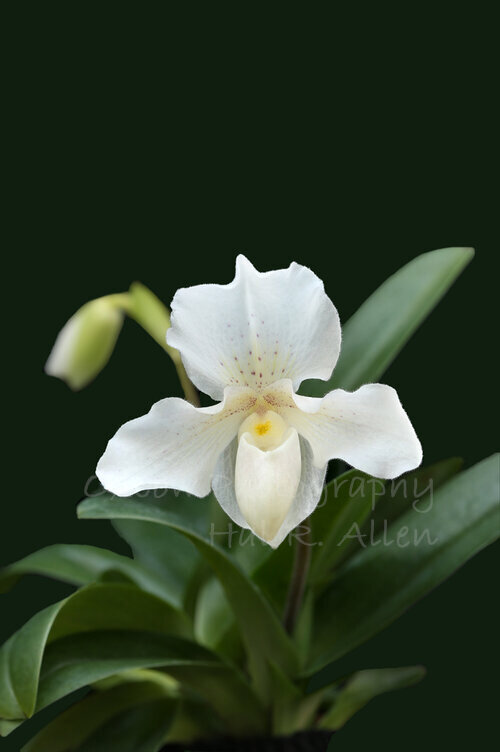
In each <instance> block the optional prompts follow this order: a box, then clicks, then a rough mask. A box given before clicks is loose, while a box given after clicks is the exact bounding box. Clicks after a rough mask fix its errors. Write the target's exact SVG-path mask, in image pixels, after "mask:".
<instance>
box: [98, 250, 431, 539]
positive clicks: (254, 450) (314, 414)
mask: <svg viewBox="0 0 500 752" xmlns="http://www.w3.org/2000/svg"><path fill="white" fill-rule="evenodd" d="M340 341H341V331H340V322H339V316H338V313H337V311H336V309H335V307H334V305H333V303H332V302H331V301H330V299H329V298H328V297H327V295H326V293H325V290H324V287H323V283H322V282H321V280H320V279H319V278H318V277H317V276H316V275H315V274H314V273H313V272H312V271H311V270H310V269H308V268H306V267H304V266H300V265H299V264H296V263H292V264H291V265H290V266H289V268H288V269H279V270H277V271H271V272H264V273H260V272H258V271H257V270H256V269H255V268H254V267H253V266H252V264H251V263H250V262H249V261H248V259H246V258H245V257H244V256H238V258H237V260H236V276H235V278H234V280H233V281H232V282H231V283H230V284H228V285H216V284H210V285H198V286H196V287H188V288H184V289H181V290H178V292H177V293H176V295H175V297H174V300H173V302H172V326H171V328H170V329H169V330H168V332H167V342H168V344H169V345H170V346H172V347H175V348H177V349H178V350H179V351H180V353H181V356H182V361H183V363H184V366H185V368H186V371H187V373H188V375H189V377H190V379H191V380H192V382H193V383H194V384H195V385H196V386H197V387H198V388H199V389H200V390H202V391H203V392H205V393H206V394H208V395H210V397H212V398H213V399H214V400H220V401H219V402H218V404H216V405H213V406H211V407H203V408H195V407H193V405H191V404H190V403H188V402H186V401H185V400H182V399H177V398H171V399H164V400H161V401H160V402H157V403H156V404H155V405H153V407H152V408H151V410H150V412H149V413H148V414H147V415H144V416H142V417H141V418H137V419H135V420H131V421H130V422H128V423H125V424H124V425H123V426H122V427H121V428H120V429H119V431H118V432H117V433H116V435H115V436H114V438H112V439H111V441H110V442H109V443H108V446H107V449H106V451H105V453H104V455H103V456H102V457H101V459H100V461H99V464H98V467H97V475H98V477H99V479H100V481H101V483H102V484H103V486H104V487H105V488H107V489H108V490H109V491H111V492H112V493H115V494H117V495H118V496H129V495H131V494H134V493H137V492H138V491H142V490H146V489H153V488H174V489H178V490H180V491H185V492H187V493H190V494H194V495H195V496H200V497H201V496H206V495H207V494H208V493H209V492H210V489H211V488H212V489H213V491H214V493H215V496H216V497H217V499H218V501H219V503H220V504H221V506H222V507H223V509H224V510H225V511H226V513H227V514H228V515H229V517H230V518H231V519H232V520H234V522H236V523H237V524H238V525H240V526H241V527H243V528H249V529H250V530H251V531H252V532H253V533H255V535H257V536H258V537H259V538H261V539H262V540H264V541H266V542H267V543H269V544H270V545H271V546H272V547H273V548H276V547H277V546H278V545H279V544H280V543H281V542H282V541H283V540H284V538H285V537H286V536H287V535H288V533H289V532H290V531H291V530H292V529H293V528H294V527H296V526H297V525H298V524H299V523H300V522H302V521H303V520H304V519H305V518H306V517H308V515H309V514H310V513H311V512H312V511H313V509H314V508H315V507H316V505H317V504H318V501H319V499H320V496H321V492H322V488H323V484H324V479H325V474H326V469H327V464H328V461H329V460H330V459H333V458H340V459H342V460H344V461H345V462H347V463H349V464H350V465H352V466H354V467H356V468H358V469H359V470H363V471H365V472H366V473H369V474H371V475H374V476H376V477H378V478H394V477H397V476H398V475H400V474H401V473H403V472H405V471H407V470H411V469H413V468H415V467H417V466H418V465H419V464H420V462H421V460H422V448H421V446H420V442H419V440H418V438H417V436H416V434H415V431H414V429H413V427H412V425H411V423H410V420H409V418H408V416H407V414H406V412H405V411H404V409H403V407H402V406H401V403H400V401H399V398H398V395H397V393H396V391H395V390H394V389H392V388H391V387H390V386H386V385H384V384H368V385H366V386H363V387H361V388H360V389H358V390H357V391H355V392H346V391H344V390H342V389H336V390H334V391H332V392H330V393H329V394H327V395H326V396H325V397H323V398H322V399H317V398H312V397H304V396H301V395H298V394H296V391H297V389H298V387H299V385H300V383H301V381H303V380H304V379H306V378H317V379H323V380H327V379H328V378H329V377H330V374H331V372H332V370H333V368H334V366H335V364H336V362H337V359H338V356H339V351H340Z"/></svg>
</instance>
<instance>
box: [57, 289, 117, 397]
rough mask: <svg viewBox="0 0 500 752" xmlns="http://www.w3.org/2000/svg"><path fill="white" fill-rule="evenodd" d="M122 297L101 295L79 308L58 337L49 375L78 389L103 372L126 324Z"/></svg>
mask: <svg viewBox="0 0 500 752" xmlns="http://www.w3.org/2000/svg"><path fill="white" fill-rule="evenodd" d="M122 297H123V296H120V295H109V296H107V297H104V298H97V299H96V300H91V301H90V302H89V303H85V305H83V306H82V307H81V308H79V309H78V311H77V312H76V313H75V314H74V315H73V316H72V317H71V318H70V319H69V321H67V323H66V324H65V325H64V326H63V328H62V329H61V331H60V332H59V334H58V336H57V339H56V341H55V344H54V347H53V348H52V352H51V353H50V355H49V359H48V360H47V363H46V365H45V372H46V373H47V374H49V376H57V377H58V378H59V379H62V380H63V381H65V382H66V383H67V384H68V386H70V387H71V389H74V390H75V391H77V390H78V389H83V387H84V386H86V385H87V384H88V383H89V382H90V381H92V379H94V378H95V377H96V376H97V374H98V373H99V372H100V371H102V369H103V368H104V366H105V365H106V363H107V362H108V360H109V358H110V357H111V353H112V352H113V349H114V346H115V343H116V340H117V339H118V335H119V333H120V330H121V327H122V324H123V317H124V314H123V310H122V308H121V307H120V300H121V298H122Z"/></svg>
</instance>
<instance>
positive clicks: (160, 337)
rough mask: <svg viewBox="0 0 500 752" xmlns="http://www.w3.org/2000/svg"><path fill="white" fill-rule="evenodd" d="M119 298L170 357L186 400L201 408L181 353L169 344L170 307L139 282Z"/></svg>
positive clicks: (129, 313) (131, 315) (129, 314)
mask: <svg viewBox="0 0 500 752" xmlns="http://www.w3.org/2000/svg"><path fill="white" fill-rule="evenodd" d="M116 298H117V302H120V304H121V305H122V306H123V310H124V311H125V313H126V314H127V315H128V316H129V317H130V318H132V319H134V321H136V322H137V323H138V324H139V325H140V326H142V328H143V329H144V330H145V331H146V332H147V333H148V334H149V335H150V336H151V337H152V338H153V339H154V340H155V342H157V343H158V344H159V345H160V347H162V348H163V349H164V350H165V352H166V353H167V354H168V355H169V356H170V358H171V359H172V361H173V363H174V366H175V368H176V371H177V375H178V377H179V381H180V383H181V386H182V389H183V392H184V396H185V398H186V399H187V401H188V402H190V403H191V404H192V405H194V406H195V407H199V406H200V399H199V396H198V392H197V390H196V388H195V386H194V385H193V384H192V382H191V381H190V379H189V377H188V375H187V373H186V369H185V368H184V365H183V363H182V359H181V354H180V352H179V350H176V349H175V347H171V346H170V345H168V344H167V339H166V336H167V330H168V329H170V311H169V310H168V308H167V306H166V305H164V304H163V303H162V302H161V300H160V299H159V298H157V297H156V295H155V294H154V293H153V292H151V290H149V288H147V287H146V286H145V285H142V284H141V283H140V282H134V283H133V284H132V285H131V286H130V290H129V292H128V293H124V294H121V295H117V296H116ZM118 299H120V300H118Z"/></svg>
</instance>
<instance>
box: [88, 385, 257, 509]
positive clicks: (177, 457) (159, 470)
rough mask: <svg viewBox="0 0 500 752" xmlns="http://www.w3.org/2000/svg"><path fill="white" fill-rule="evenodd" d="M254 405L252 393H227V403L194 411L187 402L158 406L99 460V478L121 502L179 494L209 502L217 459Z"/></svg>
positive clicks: (111, 444)
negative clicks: (158, 491)
mask: <svg viewBox="0 0 500 752" xmlns="http://www.w3.org/2000/svg"><path fill="white" fill-rule="evenodd" d="M254 404H255V396H254V394H253V393H252V391H251V390H249V389H236V388H229V389H226V391H225V393H224V402H222V403H220V404H218V405H213V406H212V407H204V408H195V407H193V406H192V405H191V404H189V402H185V401H184V400H182V399H177V398H171V399H164V400H161V401H160V402H157V403H156V404H155V405H153V407H152V408H151V410H150V411H149V413H148V414H147V415H143V416H142V417H141V418H136V419H135V420H131V421H129V422H128V423H125V424H124V425H123V426H122V427H121V428H120V429H119V430H118V432H117V433H116V434H115V436H114V437H113V438H112V439H111V441H110V442H109V443H108V446H107V448H106V451H105V452H104V454H103V456H102V457H101V459H100V460H99V464H98V466H97V470H96V473H97V477H98V478H99V480H100V481H101V483H102V484H103V486H104V487H105V488H106V489H108V491H111V492H112V493H115V494H117V495H118V496H130V495H132V494H134V493H137V492H138V491H142V490H147V489H151V488H175V489H177V490H179V491H186V492H187V493H192V494H194V495H195V496H206V495H207V494H208V493H209V491H210V483H211V480H212V474H213V470H214V467H215V465H216V463H217V460H218V457H219V455H220V454H221V452H223V451H224V449H225V448H226V446H227V445H228V444H229V443H230V442H231V440H232V439H233V438H234V437H235V436H236V434H237V433H238V428H239V426H240V424H241V422H242V421H243V420H244V419H245V417H246V416H247V415H248V413H249V411H250V410H251V409H252V407H253V405H254Z"/></svg>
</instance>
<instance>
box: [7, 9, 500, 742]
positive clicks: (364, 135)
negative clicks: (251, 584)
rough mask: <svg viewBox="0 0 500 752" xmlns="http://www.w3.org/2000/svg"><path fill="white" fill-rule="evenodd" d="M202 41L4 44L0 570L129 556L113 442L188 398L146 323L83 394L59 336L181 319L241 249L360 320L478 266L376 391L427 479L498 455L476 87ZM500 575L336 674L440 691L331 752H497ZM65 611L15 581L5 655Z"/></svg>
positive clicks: (152, 22) (78, 38) (418, 697)
mask: <svg viewBox="0 0 500 752" xmlns="http://www.w3.org/2000/svg"><path fill="white" fill-rule="evenodd" d="M137 7H139V6H137ZM195 7H196V6H195ZM201 7H202V6H201V5H200V6H199V8H198V10H199V11H200V16H201ZM86 20H87V22H88V19H86ZM205 20H208V19H202V18H201V17H198V18H197V20H196V24H195V25H194V26H185V25H184V24H181V25H178V23H177V20H175V22H170V23H168V24H167V25H165V24H164V23H163V21H162V20H161V19H154V18H148V19H146V18H145V17H143V18H139V19H136V18H133V17H130V18H127V19H122V18H121V19H116V18H115V19H112V20H108V19H99V22H96V23H95V24H89V25H88V28H87V27H86V26H85V20H83V24H84V29H83V31H82V29H81V23H80V22H81V21H82V19H78V20H77V22H76V21H75V19H69V18H67V19H65V18H62V19H61V18H60V17H59V18H58V25H57V28H56V27H53V26H52V24H51V19H49V20H47V19H38V18H33V17H32V16H30V17H28V18H25V19H23V21H22V22H21V23H20V24H19V25H17V24H15V25H14V26H13V27H12V33H13V34H14V36H15V39H16V44H17V47H16V52H15V54H14V55H13V57H12V65H11V67H10V69H9V70H10V80H11V82H12V108H11V110H10V120H11V122H12V125H13V127H12V135H11V137H9V139H8V153H9V156H12V157H13V166H14V169H13V170H12V173H11V176H10V177H9V194H10V199H9V210H8V212H7V214H8V220H9V221H12V233H11V234H10V237H9V240H8V243H7V253H6V258H7V259H8V262H9V270H8V273H4V275H3V297H4V300H6V301H7V308H6V314H4V327H3V337H4V341H3V372H4V376H5V377H6V379H7V385H6V386H4V389H3V400H4V405H3V407H4V409H3V418H4V420H3V429H4V439H5V443H4V448H3V457H4V464H3V466H4V471H3V488H2V516H1V522H0V564H3V563H8V562H11V561H13V560H16V559H18V558H20V557H22V556H23V555H25V554H28V553H30V552H31V551H33V550H34V549H36V548H40V547H42V546H43V545H46V544H49V543H53V542H80V543H90V544H95V545H101V546H109V547H111V548H114V549H115V550H117V551H122V552H125V550H126V549H125V546H124V544H123V543H122V542H121V541H120V540H119V539H118V538H117V537H116V535H115V534H114V533H113V531H112V530H111V528H110V526H108V525H107V524H106V523H90V522H78V521H77V520H76V518H75V505H76V503H77V502H78V500H79V499H80V498H81V496H82V494H83V488H84V484H85V482H86V480H87V478H88V477H89V476H90V475H91V474H92V473H93V471H94V468H95V464H96V461H97V459H98V458H99V456H100V454H101V452H102V451H103V449H104V447H105V444H106V441H107V440H108V438H109V437H110V436H111V435H112V434H113V433H114V431H115V430H116V429H117V428H118V426H119V425H121V423H123V422H124V421H125V420H127V419H129V418H132V417H135V416H137V415H140V414H142V413H144V412H146V411H147V410H148V409H149V407H150V405H151V403H152V402H154V401H156V400H158V399H160V398H162V397H165V396H169V395H176V394H179V393H180V392H179V387H178V385H177V382H176V376H175V372H174V369H173V367H172V365H171V363H170V361H169V360H168V358H167V357H166V356H165V354H164V353H163V352H162V351H161V349H160V348H159V347H158V346H157V345H156V344H155V343H154V342H153V341H150V340H149V339H148V337H147V336H146V335H145V334H143V333H142V331H141V330H140V329H139V328H138V327H137V326H136V325H135V324H134V323H132V322H126V325H125V327H124V330H123V333H122V335H121V337H120V340H119V342H118V346H117V348H116V351H115V353H114V355H113V358H112V361H111V362H110V364H109V366H108V367H107V369H106V370H105V371H104V372H103V373H102V374H101V375H100V376H99V378H98V379H97V380H96V381H95V383H93V384H92V385H91V386H90V387H89V388H88V389H86V390H84V391H83V392H81V393H79V394H73V393H71V392H70V391H69V390H68V389H67V387H66V386H65V385H64V384H62V383H61V382H59V381H56V380H55V379H51V378H48V377H46V376H45V375H44V374H43V365H44V362H45V360H46V357H47V355H48V353H49V351H50V348H51V346H52V344H53V340H54V338H55V335H56V333H57V331H58V330H59V329H60V327H61V326H62V325H63V324H64V322H65V321H66V319H67V318H68V317H69V316H70V315H71V314H72V313H73V312H74V310H76V308H77V307H78V306H79V305H81V304H82V303H84V302H85V301H86V300H87V299H89V298H92V297H96V296H99V295H103V294H106V293H111V292H119V291H122V290H125V289H126V288H127V287H128V285H129V283H130V282H131V281H133V280H135V279H138V280H140V281H142V282H144V283H145V284H147V285H149V286H150V287H151V288H152V289H153V290H154V291H155V292H156V293H157V294H158V295H159V296H160V297H161V298H162V299H163V300H165V301H166V302H169V301H170V299H171V298H172V296H173V294H174V292H175V290H176V289H177V288H178V287H179V286H185V285H190V284H196V283H201V282H210V281H214V282H229V281H230V280H231V279H232V276H233V271H234V258H235V255H236V252H238V251H243V252H245V253H246V254H247V255H248V256H249V258H250V259H251V260H252V261H253V262H254V264H255V265H256V266H257V267H258V268H259V269H271V268H279V267H282V266H285V265H288V264H289V262H290V261H292V260H296V261H298V262H301V263H304V264H306V265H308V266H310V267H311V268H312V269H313V270H314V271H315V272H316V273H317V274H318V275H319V276H320V277H321V278H322V279H323V280H324V281H325V285H326V289H327V292H328V293H329V295H330V296H331V298H332V299H333V301H334V302H335V304H336V306H337V308H338V310H339V312H340V316H341V320H342V321H346V320H347V318H348V317H349V316H350V315H351V314H352V313H353V312H354V311H355V310H356V308H357V307H358V305H359V304H360V303H361V302H362V301H363V300H364V299H365V297H366V296H367V295H368V294H369V293H370V292H372V291H373V290H374V289H375V288H376V287H377V285H378V284H380V283H381V282H382V281H383V280H384V279H385V278H386V277H387V276H388V275H389V274H391V273H392V272H394V271H396V269H397V268H398V267H400V266H401V265H403V264H404V263H405V262H406V261H408V260H410V259H411V258H413V257H414V256H416V255H417V254H419V253H421V252H423V251H428V250H432V249H434V248H439V247H444V246H451V245H472V246H475V247H476V250H477V255H476V258H475V260H474V261H473V262H472V264H471V266H470V267H469V268H468V269H467V270H466V271H465V273H464V274H463V275H462V277H461V278H460V279H459V280H458V282H457V284H456V285H455V286H454V288H453V289H452V290H451V292H450V293H449V294H448V296H447V297H446V298H445V300H444V301H443V302H442V303H441V304H440V305H439V307H438V308H437V309H436V311H435V312H434V313H433V314H432V316H431V318H430V319H428V320H427V321H426V322H425V324H424V325H423V326H422V327H421V329H420V330H419V331H418V333H417V334H416V335H415V336H414V338H413V339H412V341H411V342H410V343H409V344H408V345H407V347H406V349H405V350H404V351H403V353H402V354H401V356H400V357H399V359H398V361H397V362H396V363H395V364H394V365H393V366H391V368H390V370H389V371H388V372H387V374H386V376H385V377H384V381H387V383H390V384H391V385H393V386H394V387H396V388H397V390H398V392H399V394H400V396H401V399H402V401H403V404H404V405H405V407H406V409H407V411H408V412H409V414H410V416H411V418H412V420H413V423H414V425H415V428H416V430H417V432H418V434H419V436H420V438H421V441H422V444H423V447H424V453H425V461H426V462H432V461H434V460H437V459H440V458H442V457H444V456H450V455H462V456H463V457H464V458H465V462H466V465H470V464H472V463H474V462H476V461H477V460H479V459H481V458H482V457H484V456H486V455H488V454H491V453H492V452H493V451H494V450H495V449H496V425H495V418H494V415H493V406H492V395H495V394H496V391H497V379H498V374H497V368H496V367H495V365H494V362H495V357H494V349H495V341H494V326H493V323H492V322H493V314H494V313H495V312H496V311H497V308H498V303H497V299H498V281H497V280H498V277H497V272H496V264H495V257H496V256H497V254H498V250H499V249H498V230H497V223H496V217H495V216H494V210H495V205H496V201H497V196H495V193H492V192H491V191H490V190H489V187H488V178H489V174H490V172H491V171H492V170H493V167H492V154H491V151H490V146H489V145H488V133H487V130H488V124H489V120H488V117H487V113H486V116H484V117H483V116H482V115H481V116H480V114H481V109H480V108H481V102H480V101H479V99H478V96H477V88H476V86H475V81H474V80H473V79H472V78H471V76H470V75H469V71H468V70H467V66H464V68H463V69H461V68H460V67H455V68H454V70H452V71H450V70H449V69H448V62H447V60H446V58H445V56H444V57H443V59H440V58H439V56H438V57H437V58H436V65H437V68H436V69H435V71H434V73H433V74H432V75H431V76H429V77H426V74H425V73H423V72H422V71H421V70H420V68H419V65H418V61H416V60H412V59H409V60H408V61H407V62H406V67H405V69H404V76H403V78H402V80H401V81H399V80H397V79H394V80H393V79H392V78H389V79H388V77H387V71H388V70H389V69H390V62H391V61H390V59H387V60H385V59H383V58H382V57H381V58H380V59H379V58H375V59H374V58H373V57H372V56H371V55H370V53H369V52H367V59H366V65H365V66H364V67H362V68H361V69H360V70H359V71H358V70H357V69H356V68H355V67H353V66H351V64H350V62H349V60H348V59H347V58H345V59H342V58H340V59H337V58H335V56H334V55H333V53H331V54H330V52H329V47H328V46H326V47H325V43H326V42H325V40H324V39H316V38H315V37H314V35H313V36H312V37H311V35H310V34H309V33H308V30H305V31H304V36H305V37H306V36H307V38H308V42H309V44H310V50H309V48H308V51H306V50H305V48H304V46H303V45H302V44H298V42H297V40H296V43H295V44H292V42H291V40H290V39H289V38H286V39H281V42H282V45H283V49H282V50H281V51H279V52H276V50H275V49H274V48H272V47H271V45H269V44H268V43H267V41H266V40H265V39H264V40H263V39H262V38H260V37H259V40H260V41H259V44H255V40H253V43H250V41H248V40H247V41H244V40H243V39H242V38H241V36H240V34H241V28H240V26H239V25H237V26H235V29H238V32H237V33H236V31H235V35H234V39H233V38H232V37H228V38H224V40H222V39H221V40H219V41H220V43H219V42H218V43H215V42H213V40H212V42H210V41H209V40H207V39H206V38H205V36H204V31H203V26H204V22H205ZM212 20H213V19H212ZM296 20H297V21H298V22H300V19H298V18H297V19H296ZM42 21H44V22H45V24H46V29H45V27H44V32H43V34H42V35H41V34H39V33H38V32H39V26H38V24H39V23H40V22H42ZM193 23H194V22H193ZM61 25H62V29H63V33H59V31H58V29H59V27H60V26H61ZM298 26H300V23H299V24H298ZM320 27H321V23H318V25H317V26H315V27H314V29H315V33H317V34H321V32H320ZM276 28H278V27H276ZM162 32H164V33H162ZM249 33H250V32H249ZM179 34H180V39H178V38H177V37H178V35H179ZM250 36H251V34H250ZM228 39H231V41H228ZM222 42H223V44H222ZM316 42H317V44H316ZM221 45H222V46H221ZM262 45H264V47H262ZM410 58H411V54H410ZM257 62H259V63H260V65H257ZM393 62H394V61H393ZM386 66H387V67H386ZM393 67H399V64H398V66H396V65H394V66H393ZM422 76H423V78H422ZM436 76H437V79H436ZM433 84H434V87H435V91H433V90H432V85H433ZM412 86H413V87H414V89H413V88H412V89H411V91H410V90H409V89H410V88H411V87H412ZM483 114H484V113H483ZM478 121H479V125H478ZM474 124H475V125H476V130H474V128H473V125H474ZM476 131H477V132H476ZM4 263H5V262H4ZM4 271H5V272H7V269H5V270H4ZM297 315H300V312H299V311H298V312H297ZM494 566H495V552H494V550H493V549H490V550H488V551H485V552H483V553H481V554H480V555H479V556H478V557H476V558H475V559H474V560H473V561H472V562H471V563H469V564H468V565H467V567H466V568H464V569H463V570H461V571H460V572H459V573H458V574H456V575H455V576H454V578H453V579H452V580H450V581H449V582H447V583H445V584H444V585H443V586H441V587H440V588H439V590H438V591H436V592H434V593H433V594H431V595H430V596H428V597H427V598H426V599H425V600H424V601H423V602H421V603H420V604H418V605H417V606H416V607H414V608H413V609H412V610H411V611H410V612H409V613H408V614H406V615H405V616H404V617H403V618H402V619H401V620H399V621H398V622H397V623H396V624H395V625H393V626H392V627H391V628H390V629H388V630H386V632H385V633H383V634H382V635H380V636H378V637H377V638H375V639H373V640H371V641H370V642H369V643H368V644H367V645H365V646H363V647H362V648H360V649H359V650H358V651H357V653H356V654H355V655H353V656H351V657H350V658H349V660H348V661H347V662H345V665H344V664H343V666H342V668H346V669H351V668H358V667H378V666H392V665H400V664H411V663H423V664H425V665H426V666H427V667H428V670H429V675H428V677H427V679H426V680H425V682H424V683H422V684H421V685H419V686H418V687H417V688H414V689H411V690H407V691H405V692H402V693H401V694H393V695H392V696H389V695H388V696H386V697H384V698H382V699H379V700H377V701H375V702H373V703H372V705H370V706H369V707H368V708H367V709H366V710H364V711H363V713H362V714H360V715H359V716H357V717H356V718H355V719H353V721H351V723H350V724H349V725H348V726H347V727H346V728H345V729H344V730H343V731H342V732H341V733H339V734H338V735H337V736H336V738H335V744H334V745H333V747H332V748H334V749H339V750H344V749H345V750H354V749H356V750H357V749H359V748H360V747H361V745H362V744H372V743H375V742H376V744H377V746H378V745H383V746H384V748H385V749H387V750H399V749H401V748H402V747H403V746H404V748H405V749H406V750H407V751H408V752H410V751H411V750H421V749H422V747H427V748H430V749H440V748H446V749H461V748H466V747H468V746H470V745H471V744H473V743H477V742H478V741H482V742H486V741H488V740H489V739H492V738H493V733H494V727H496V715H495V712H496V706H495V705H494V699H493V695H492V691H491V687H492V683H493V678H494V676H493V674H494V666H493V665H492V661H493V659H492V653H493V645H494V644H495V643H494V635H496V629H497V628H498V622H497V623H495V615H494V602H493V596H492V592H493V591H492V587H493V583H494V582H495V580H496V576H495V574H494ZM66 592H68V589H67V588H65V587H64V586H61V585H58V584H56V583H50V582H46V581H43V580H38V579H36V580H35V579H34V578H32V579H27V580H25V581H23V582H22V583H21V584H20V585H18V587H17V588H16V589H15V590H14V591H13V592H12V593H11V594H9V595H6V596H2V599H1V601H0V609H1V612H0V613H1V618H0V639H1V640H2V641H3V639H4V638H6V637H7V636H8V635H9V634H10V633H11V632H12V631H14V630H15V629H16V628H18V627H19V626H21V624H22V623H23V622H24V621H25V620H26V619H27V618H28V617H29V616H30V615H31V614H32V613H34V612H35V611H36V610H38V609H40V608H41V607H43V606H44V605H46V604H48V603H50V602H52V601H54V600H56V599H58V598H60V597H61V596H63V595H64V594H65V593H66ZM332 676H333V673H332ZM23 734H24V735H25V732H24V731H21V732H20V733H19V734H18V737H17V738H16V737H14V739H12V740H8V741H0V746H1V748H2V750H3V749H5V750H8V749H12V750H15V749H18V747H19V746H20V744H21V740H22V738H23Z"/></svg>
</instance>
